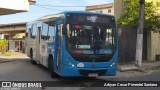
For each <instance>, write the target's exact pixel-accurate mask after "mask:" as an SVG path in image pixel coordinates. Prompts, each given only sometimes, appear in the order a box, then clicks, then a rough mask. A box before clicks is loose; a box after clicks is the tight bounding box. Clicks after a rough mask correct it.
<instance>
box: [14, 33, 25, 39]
mask: <svg viewBox="0 0 160 90" xmlns="http://www.w3.org/2000/svg"><path fill="white" fill-rule="evenodd" d="M25 36H26V33H18V34H16V35H15V36H14V37H13V39H22V38H23V37H25Z"/></svg>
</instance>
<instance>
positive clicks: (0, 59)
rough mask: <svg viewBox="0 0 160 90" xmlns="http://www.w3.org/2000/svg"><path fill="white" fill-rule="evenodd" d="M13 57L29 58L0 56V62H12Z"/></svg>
mask: <svg viewBox="0 0 160 90" xmlns="http://www.w3.org/2000/svg"><path fill="white" fill-rule="evenodd" d="M14 59H29V57H0V63H7V62H12V61H14Z"/></svg>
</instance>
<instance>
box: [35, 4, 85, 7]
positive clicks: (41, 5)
mask: <svg viewBox="0 0 160 90" xmlns="http://www.w3.org/2000/svg"><path fill="white" fill-rule="evenodd" d="M35 5H40V4H35ZM40 6H47V7H86V6H53V5H40Z"/></svg>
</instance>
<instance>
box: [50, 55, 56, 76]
mask: <svg viewBox="0 0 160 90" xmlns="http://www.w3.org/2000/svg"><path fill="white" fill-rule="evenodd" d="M48 61H49V70H50V73H51V77H52V78H55V77H57V74H56V73H55V72H54V64H53V58H52V57H49V60H48Z"/></svg>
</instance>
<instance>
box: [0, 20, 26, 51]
mask: <svg viewBox="0 0 160 90" xmlns="http://www.w3.org/2000/svg"><path fill="white" fill-rule="evenodd" d="M25 29H26V23H25V22H22V23H13V24H0V34H7V35H9V37H8V38H7V40H8V42H9V46H8V47H9V49H8V50H9V51H18V48H20V49H19V51H20V50H21V48H22V43H25V42H24V39H23V38H13V37H14V36H15V35H16V34H18V33H25ZM4 38H5V37H4Z"/></svg>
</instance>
